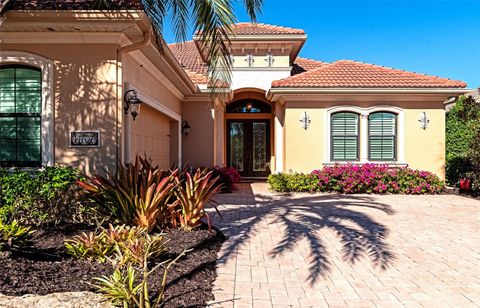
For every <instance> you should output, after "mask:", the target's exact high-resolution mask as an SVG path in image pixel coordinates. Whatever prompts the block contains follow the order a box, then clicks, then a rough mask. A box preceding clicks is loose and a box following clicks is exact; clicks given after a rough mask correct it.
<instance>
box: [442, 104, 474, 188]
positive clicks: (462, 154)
mask: <svg viewBox="0 0 480 308" xmlns="http://www.w3.org/2000/svg"><path fill="white" fill-rule="evenodd" d="M479 122H480V104H478V103H477V102H475V100H474V99H473V98H472V97H463V96H462V97H460V99H459V101H458V102H457V103H456V105H455V107H454V108H452V110H450V112H449V113H447V116H446V163H445V175H446V179H447V182H448V183H449V184H451V185H457V184H458V182H459V179H460V178H464V177H466V176H467V174H469V175H470V176H471V174H472V173H479V172H480V170H477V171H476V170H475V169H476V166H479V165H480V157H479V156H480V154H476V153H479V152H480V150H475V149H476V147H477V146H478V143H479V142H480V140H479V137H480V125H479V124H478V123H479ZM478 147H480V146H478Z"/></svg>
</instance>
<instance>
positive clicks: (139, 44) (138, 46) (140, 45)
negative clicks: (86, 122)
mask: <svg viewBox="0 0 480 308" xmlns="http://www.w3.org/2000/svg"><path fill="white" fill-rule="evenodd" d="M151 37H152V30H150V31H148V32H143V39H142V40H141V41H140V42H136V43H132V44H130V45H126V46H122V47H120V48H117V71H116V82H117V91H116V96H117V104H118V102H121V103H120V107H119V106H117V108H116V111H115V118H116V127H115V139H116V140H115V142H116V147H115V157H116V163H117V164H118V163H119V161H120V160H119V151H120V150H119V148H120V145H119V140H120V136H119V132H120V129H119V125H120V118H119V117H120V114H119V111H120V112H122V110H123V104H124V103H125V102H124V101H123V79H124V78H123V56H124V55H126V54H127V53H130V52H132V51H135V50H139V49H141V48H143V47H145V46H147V45H148V44H149V43H150V40H151ZM119 63H122V81H121V83H122V84H121V85H120V84H119V82H120V72H119V70H120V64H119ZM119 89H122V93H119ZM122 124H123V125H124V126H123V127H125V126H126V123H122ZM124 133H125V134H126V133H127V132H126V131H125V130H124ZM125 134H123V135H122V136H123V138H124V140H123V145H124V146H125V140H126V138H128V136H125ZM123 154H124V155H125V154H126V148H125V149H124V153H123ZM116 171H117V170H115V172H116Z"/></svg>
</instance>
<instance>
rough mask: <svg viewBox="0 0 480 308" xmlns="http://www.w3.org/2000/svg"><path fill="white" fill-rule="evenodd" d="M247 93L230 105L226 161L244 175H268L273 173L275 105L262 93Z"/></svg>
mask: <svg viewBox="0 0 480 308" xmlns="http://www.w3.org/2000/svg"><path fill="white" fill-rule="evenodd" d="M246 92H247V93H246ZM246 92H240V93H236V95H235V97H234V99H233V100H232V102H231V103H229V104H228V105H227V106H226V110H225V128H226V129H225V130H226V132H225V135H226V136H225V137H226V140H225V141H226V142H225V144H226V162H227V165H228V166H229V167H234V168H235V169H237V170H238V171H239V173H240V174H241V175H242V176H243V177H265V176H268V174H270V173H271V157H272V115H273V107H272V105H271V104H270V103H269V102H267V101H266V100H265V98H264V96H263V95H262V94H261V93H258V92H253V93H252V91H246Z"/></svg>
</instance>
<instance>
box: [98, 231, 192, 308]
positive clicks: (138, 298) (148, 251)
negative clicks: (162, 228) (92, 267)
mask: <svg viewBox="0 0 480 308" xmlns="http://www.w3.org/2000/svg"><path fill="white" fill-rule="evenodd" d="M132 229H134V228H132ZM132 229H130V230H132ZM143 230H144V232H138V233H137V232H135V233H133V234H135V236H132V237H130V236H129V237H127V239H125V240H122V241H116V242H115V245H114V247H113V250H114V254H113V256H111V257H107V260H109V261H110V262H111V264H112V265H113V267H114V272H113V274H112V275H110V276H102V277H98V278H95V280H96V284H95V286H96V287H97V288H98V290H99V291H100V292H102V293H103V294H104V295H105V296H106V297H107V298H108V299H110V300H111V301H112V302H113V303H114V304H117V305H122V306H123V307H142V308H150V307H159V306H160V304H161V302H162V299H163V294H164V291H165V287H166V283H167V273H168V270H169V268H170V267H171V266H172V265H173V264H175V262H177V261H178V259H180V258H181V257H183V256H184V255H185V253H186V252H187V251H186V250H184V251H183V252H182V253H181V254H179V255H178V256H177V257H176V258H175V259H173V260H165V261H161V262H158V263H156V265H154V266H152V264H154V262H152V261H154V260H156V259H158V258H159V257H160V256H161V255H163V254H165V253H166V251H167V242H168V240H166V239H165V238H164V237H163V235H161V234H160V235H149V234H148V233H147V232H146V230H145V229H143ZM114 237H117V236H116V235H114ZM120 237H122V236H120ZM160 267H163V277H162V282H161V284H160V286H159V288H158V289H159V290H158V292H157V295H156V298H152V297H151V296H150V293H149V290H150V289H151V288H152V286H150V285H149V283H148V281H149V277H150V276H151V275H152V274H153V273H154V272H155V271H157V270H158V269H159V268H160Z"/></svg>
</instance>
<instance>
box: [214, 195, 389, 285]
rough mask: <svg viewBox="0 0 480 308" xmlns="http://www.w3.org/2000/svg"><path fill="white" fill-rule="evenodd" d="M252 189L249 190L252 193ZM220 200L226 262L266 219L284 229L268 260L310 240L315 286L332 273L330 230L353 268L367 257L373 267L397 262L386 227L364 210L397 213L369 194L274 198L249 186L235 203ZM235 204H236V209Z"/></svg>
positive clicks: (231, 198) (230, 198) (311, 277)
mask: <svg viewBox="0 0 480 308" xmlns="http://www.w3.org/2000/svg"><path fill="white" fill-rule="evenodd" d="M248 190H249V191H248ZM219 199H221V200H219V201H220V202H221V203H223V204H228V206H226V208H224V209H221V210H220V211H221V214H222V216H223V217H224V220H225V221H224V222H223V225H224V226H225V227H226V228H227V235H229V236H230V237H231V239H230V240H229V241H228V242H227V243H225V244H224V245H226V246H224V247H223V255H221V256H220V260H227V259H228V258H229V257H230V256H231V255H232V254H234V253H235V252H236V250H237V248H239V247H241V246H242V245H244V244H246V243H248V242H249V240H250V238H252V237H253V236H254V235H255V234H256V232H258V230H259V228H256V226H257V225H258V224H259V223H261V222H262V221H264V220H265V219H267V217H268V219H269V220H268V222H269V223H270V224H279V225H281V226H284V228H285V231H284V232H283V234H282V239H281V241H280V242H278V243H275V247H274V248H273V250H271V251H269V256H271V257H272V258H276V257H277V256H280V255H282V254H284V253H286V252H287V251H292V250H293V249H295V247H296V245H297V243H298V242H299V241H300V240H303V239H306V240H307V241H308V245H309V248H310V251H311V252H310V260H311V261H310V264H309V276H308V282H309V283H310V284H314V283H315V281H316V280H317V279H318V278H319V277H320V276H324V275H326V274H327V273H328V272H329V271H330V270H331V267H332V266H331V261H330V260H329V255H328V252H327V246H326V245H327V243H325V241H324V240H323V239H322V230H326V229H329V230H332V231H333V232H335V234H336V235H337V236H338V238H339V240H340V241H341V244H342V258H343V259H344V260H345V261H347V262H349V263H350V264H352V265H353V264H355V263H356V262H357V261H358V260H359V259H361V258H363V257H368V258H369V259H370V260H371V262H372V264H373V265H374V266H376V267H379V268H381V269H386V268H387V267H388V266H389V265H390V264H391V263H392V262H393V261H394V259H395V256H394V253H393V252H392V248H391V247H390V245H389V244H388V243H387V241H386V238H387V236H388V233H389V230H388V228H387V227H386V226H385V225H383V224H381V223H380V222H378V221H376V220H374V219H373V218H372V217H370V216H369V215H368V214H366V213H364V212H363V211H360V209H367V208H368V209H369V210H375V211H381V212H383V213H385V214H386V215H393V214H394V211H393V210H392V209H391V207H390V206H389V205H387V204H383V203H379V202H377V201H375V200H374V199H373V198H372V197H370V196H365V195H339V194H312V195H308V194H297V195H288V194H275V195H261V194H257V195H254V194H253V192H252V190H251V188H250V187H248V188H247V192H246V191H245V190H243V192H242V195H241V197H240V198H238V200H237V201H235V195H231V196H228V197H227V198H223V197H222V196H220V198H219ZM235 204H236V205H235Z"/></svg>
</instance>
